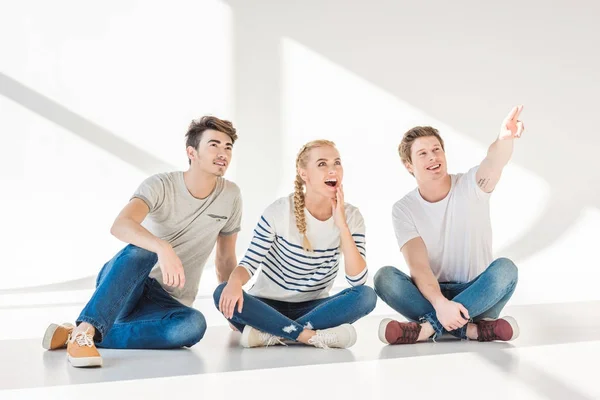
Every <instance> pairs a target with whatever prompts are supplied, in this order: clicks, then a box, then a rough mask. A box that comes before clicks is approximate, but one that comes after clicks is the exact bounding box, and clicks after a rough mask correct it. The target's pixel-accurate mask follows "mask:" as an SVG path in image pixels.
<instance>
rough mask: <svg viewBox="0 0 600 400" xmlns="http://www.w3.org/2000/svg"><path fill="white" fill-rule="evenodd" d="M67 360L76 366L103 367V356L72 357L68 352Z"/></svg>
mask: <svg viewBox="0 0 600 400" xmlns="http://www.w3.org/2000/svg"><path fill="white" fill-rule="evenodd" d="M67 360H69V362H70V363H71V365H72V366H73V367H75V368H89V367H101V366H102V357H71V356H70V355H68V354H67Z"/></svg>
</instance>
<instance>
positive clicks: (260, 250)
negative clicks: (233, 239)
mask: <svg viewBox="0 0 600 400" xmlns="http://www.w3.org/2000/svg"><path fill="white" fill-rule="evenodd" d="M280 208H281V207H277V205H276V204H272V205H270V206H269V207H267V209H266V210H265V211H264V212H263V214H262V215H261V217H260V219H259V220H258V223H257V224H256V228H254V235H253V236H252V240H251V241H250V246H248V250H246V254H245V255H244V258H243V259H242V261H240V263H239V265H240V266H241V267H244V268H245V269H246V271H248V274H250V276H253V275H254V274H255V273H256V271H258V268H259V267H260V265H261V263H262V262H263V260H264V258H265V256H266V255H267V253H268V252H269V250H270V249H271V246H272V245H273V241H274V240H275V235H276V231H275V219H276V216H277V213H278V212H279V211H280Z"/></svg>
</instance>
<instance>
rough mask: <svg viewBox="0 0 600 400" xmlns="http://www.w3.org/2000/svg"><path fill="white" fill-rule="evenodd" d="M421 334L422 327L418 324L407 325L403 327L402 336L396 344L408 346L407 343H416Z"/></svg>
mask: <svg viewBox="0 0 600 400" xmlns="http://www.w3.org/2000/svg"><path fill="white" fill-rule="evenodd" d="M420 332H421V329H420V326H419V325H417V324H414V325H413V324H405V325H404V326H403V327H402V336H400V337H399V338H398V339H396V341H395V342H394V343H395V344H407V343H415V342H416V341H417V339H418V337H419V333H420Z"/></svg>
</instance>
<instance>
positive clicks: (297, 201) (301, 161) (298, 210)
mask: <svg viewBox="0 0 600 400" xmlns="http://www.w3.org/2000/svg"><path fill="white" fill-rule="evenodd" d="M323 146H331V147H335V143H333V142H332V141H330V140H313V141H312V142H308V143H306V144H305V145H304V146H302V148H301V149H300V151H299V152H298V156H297V157H296V180H295V181H294V188H295V189H294V215H295V217H296V227H297V228H298V231H299V232H300V234H301V235H302V236H303V240H302V247H303V248H304V250H306V251H310V252H312V251H313V248H312V245H311V244H310V241H309V240H308V236H306V215H305V214H304V207H305V206H306V204H305V203H304V181H303V180H302V177H301V176H300V171H299V169H300V168H306V165H307V163H308V156H309V154H310V151H311V150H312V149H314V148H317V147H323Z"/></svg>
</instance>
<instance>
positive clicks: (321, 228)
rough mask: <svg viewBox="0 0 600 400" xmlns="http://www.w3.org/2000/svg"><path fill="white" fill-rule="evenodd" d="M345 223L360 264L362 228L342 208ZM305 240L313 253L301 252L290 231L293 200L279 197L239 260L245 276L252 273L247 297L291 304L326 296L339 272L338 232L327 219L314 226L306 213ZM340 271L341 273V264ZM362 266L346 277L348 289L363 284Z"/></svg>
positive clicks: (353, 211) (352, 210)
mask: <svg viewBox="0 0 600 400" xmlns="http://www.w3.org/2000/svg"><path fill="white" fill-rule="evenodd" d="M344 206H345V209H346V222H347V223H348V228H349V229H350V232H351V233H352V238H353V239H354V243H356V247H357V248H358V251H359V252H360V254H361V255H362V257H363V258H364V259H365V260H366V241H365V223H364V220H363V217H362V215H361V213H360V211H358V208H356V207H354V206H352V205H350V204H348V203H345V204H344ZM304 215H305V218H306V228H307V229H306V235H307V237H308V240H309V241H310V244H311V245H312V248H313V252H308V251H305V250H304V249H303V248H302V242H303V236H302V235H301V234H300V232H299V231H298V228H297V227H296V217H295V216H294V198H293V195H290V196H287V197H282V198H280V199H278V200H277V201H275V202H274V203H273V204H271V205H270V206H269V207H267V209H266V210H265V211H264V213H263V215H262V217H261V218H260V220H259V221H258V224H257V225H256V228H255V229H254V237H253V238H252V242H251V243H250V246H249V248H248V251H247V252H246V255H245V256H244V258H243V259H242V261H240V266H242V267H244V268H246V270H247V271H248V273H249V274H250V276H253V275H254V274H255V273H257V271H258V268H259V267H262V270H261V271H260V273H259V274H258V277H257V279H256V283H255V284H254V286H252V288H251V289H250V290H249V291H248V293H250V294H251V295H253V296H257V297H263V298H267V299H272V300H280V301H287V302H291V303H297V302H302V301H308V300H315V299H320V298H325V297H328V296H329V291H330V289H331V287H332V286H333V282H334V280H335V278H336V276H337V273H338V270H339V268H340V258H341V254H340V231H339V229H338V228H337V227H336V226H335V223H334V221H333V217H331V218H329V219H328V220H326V221H319V220H318V219H316V218H315V217H313V216H312V215H311V214H310V213H309V212H308V210H306V208H305V209H304ZM341 268H342V269H343V268H344V266H343V264H342V267H341ZM367 273H368V271H367V267H365V268H364V270H362V271H361V272H360V273H359V274H358V275H355V276H348V275H346V280H347V281H348V283H349V284H350V285H352V286H358V285H363V284H364V283H365V282H366V281H367Z"/></svg>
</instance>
